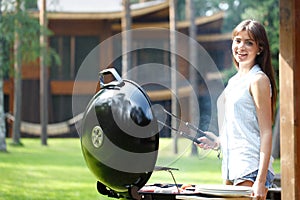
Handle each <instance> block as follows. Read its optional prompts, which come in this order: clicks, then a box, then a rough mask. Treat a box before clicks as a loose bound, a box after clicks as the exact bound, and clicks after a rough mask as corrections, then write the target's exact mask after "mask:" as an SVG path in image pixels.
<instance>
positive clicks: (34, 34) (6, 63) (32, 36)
mask: <svg viewBox="0 0 300 200" xmlns="http://www.w3.org/2000/svg"><path fill="white" fill-rule="evenodd" d="M18 1H19V2H20V5H21V6H20V8H18V7H16V6H15V5H16V4H15V0H5V1H3V0H2V7H3V13H2V21H1V23H0V35H1V36H2V38H1V39H2V43H3V44H4V47H3V55H1V56H3V57H2V61H3V63H2V69H6V71H7V69H9V68H10V66H12V63H13V62H14V61H13V58H14V56H12V55H11V54H12V52H13V51H12V49H13V44H14V41H15V36H16V34H17V35H19V39H20V41H21V50H20V52H21V55H22V62H23V63H30V62H32V61H36V60H37V59H38V57H39V56H40V52H41V48H45V47H41V46H40V39H39V37H40V32H41V30H42V31H45V32H46V35H48V36H50V35H51V34H52V33H51V32H50V30H49V29H47V28H45V27H41V26H40V24H39V19H38V18H34V17H32V16H31V15H30V14H29V12H27V11H28V8H35V7H36V1H33V0H18ZM47 52H48V53H47V55H48V56H49V57H48V58H46V63H48V64H49V63H50V58H51V57H54V58H55V59H54V61H55V62H56V63H60V59H59V58H58V55H57V54H56V52H55V51H54V50H53V49H51V48H47Z"/></svg>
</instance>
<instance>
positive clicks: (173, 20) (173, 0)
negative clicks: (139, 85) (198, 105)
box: [169, 0, 179, 154]
mask: <svg viewBox="0 0 300 200" xmlns="http://www.w3.org/2000/svg"><path fill="white" fill-rule="evenodd" d="M169 2H170V8H169V21H170V51H171V58H170V60H171V68H172V69H173V70H172V72H171V89H172V97H171V110H172V113H173V114H174V115H175V116H178V109H179V108H178V105H177V98H178V85H177V72H178V69H177V68H178V67H177V54H176V52H177V37H176V30H177V12H176V11H177V9H176V7H177V0H170V1H169ZM171 126H172V127H178V121H177V120H176V119H175V118H174V117H172V119H171ZM172 135H173V138H174V142H173V149H174V153H175V154H177V153H178V134H177V133H175V132H174V131H173V132H172Z"/></svg>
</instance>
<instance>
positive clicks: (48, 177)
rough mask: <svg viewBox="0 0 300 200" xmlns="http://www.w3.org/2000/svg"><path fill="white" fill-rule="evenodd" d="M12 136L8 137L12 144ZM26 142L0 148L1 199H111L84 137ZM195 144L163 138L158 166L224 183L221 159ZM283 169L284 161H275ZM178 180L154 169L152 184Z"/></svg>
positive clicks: (181, 178)
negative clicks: (101, 189)
mask: <svg viewBox="0 0 300 200" xmlns="http://www.w3.org/2000/svg"><path fill="white" fill-rule="evenodd" d="M10 142H11V140H10V139H8V140H7V143H8V144H9V143H10ZM22 143H23V146H19V147H18V146H11V145H8V153H0V181H1V183H0V199H5V200H21V199H22V200H44V199H45V200H47V199H49V200H60V199H64V200H65V199H68V200H85V199H88V200H91V199H95V200H96V199H98V200H108V199H109V198H107V197H104V196H101V195H100V194H98V192H97V191H96V178H95V177H94V175H93V174H92V173H91V172H90V171H89V170H88V168H87V166H86V164H85V161H84V159H83V156H82V153H81V147H80V140H79V139H48V146H42V145H41V143H40V140H39V139H22ZM190 149H191V144H190V143H188V142H187V140H184V139H182V140H180V142H179V152H180V153H179V154H177V155H174V154H173V153H172V141H171V140H169V139H161V140H160V151H159V155H158V160H157V165H159V166H169V167H173V168H178V169H179V171H173V174H174V176H175V179H176V181H177V182H178V183H191V184H219V183H221V182H222V180H221V174H220V166H221V161H220V160H218V159H217V158H216V156H217V155H216V153H215V152H204V151H200V152H199V157H191V156H190ZM274 167H275V171H276V172H277V173H279V171H280V166H279V160H276V161H275V164H274ZM151 183H173V180H172V177H171V175H170V174H169V173H168V172H164V171H159V172H154V173H153V174H152V176H151V178H150V180H149V181H148V183H147V184H151Z"/></svg>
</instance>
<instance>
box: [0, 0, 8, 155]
mask: <svg viewBox="0 0 300 200" xmlns="http://www.w3.org/2000/svg"><path fill="white" fill-rule="evenodd" d="M1 5H2V0H0V29H1V27H2V11H1ZM3 76H4V66H3V38H2V37H1V35H0V105H4V100H3V96H4V95H3ZM5 135H6V129H5V114H4V108H3V106H0V151H1V152H6V151H7V149H6V142H5Z"/></svg>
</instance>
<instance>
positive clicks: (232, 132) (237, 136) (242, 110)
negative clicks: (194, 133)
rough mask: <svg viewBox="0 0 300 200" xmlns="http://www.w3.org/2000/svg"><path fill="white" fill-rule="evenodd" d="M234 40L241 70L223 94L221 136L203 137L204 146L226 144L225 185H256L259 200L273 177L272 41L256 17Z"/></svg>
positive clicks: (240, 28) (238, 29)
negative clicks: (213, 137)
mask: <svg viewBox="0 0 300 200" xmlns="http://www.w3.org/2000/svg"><path fill="white" fill-rule="evenodd" d="M232 39H233V42H232V54H233V60H234V63H235V66H236V68H237V73H236V74H235V75H234V76H233V77H232V78H231V79H230V80H229V82H228V85H227V86H226V88H225V90H224V93H223V95H221V96H223V97H224V98H223V100H220V99H221V98H219V103H218V109H220V107H219V106H220V105H222V106H224V109H225V110H224V113H223V114H224V119H223V123H222V126H221V127H220V138H216V140H215V142H213V141H211V140H209V139H208V138H209V137H201V138H199V140H200V141H201V142H202V143H201V144H199V146H200V147H201V148H205V149H207V148H214V149H215V148H219V147H221V149H222V154H223V160H222V176H223V178H224V180H225V182H226V184H233V185H240V186H251V187H252V189H253V194H252V195H253V196H254V197H256V199H265V198H266V194H267V191H268V188H269V187H270V186H271V184H272V181H273V177H274V172H273V169H272V162H271V161H270V160H271V146H272V122H273V119H274V113H275V104H276V96H277V93H276V84H275V77H274V70H273V68H272V65H271V56H270V47H269V42H268V38H267V35H266V31H265V29H264V27H263V26H262V25H261V24H260V23H259V22H257V21H253V20H245V21H242V22H241V23H240V24H239V25H238V26H237V27H236V28H235V29H234V30H233V32H232ZM220 101H221V102H220ZM207 134H208V135H209V136H210V137H212V136H213V135H214V134H213V133H211V132H207ZM215 137H216V136H215ZM218 141H220V142H218Z"/></svg>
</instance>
